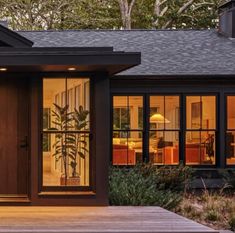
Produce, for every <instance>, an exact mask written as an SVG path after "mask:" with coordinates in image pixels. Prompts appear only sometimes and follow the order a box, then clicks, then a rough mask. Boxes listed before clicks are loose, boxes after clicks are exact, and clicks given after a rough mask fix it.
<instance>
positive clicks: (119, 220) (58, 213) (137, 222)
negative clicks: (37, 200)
mask: <svg viewBox="0 0 235 233" xmlns="http://www.w3.org/2000/svg"><path fill="white" fill-rule="evenodd" d="M0 232H12V233H16V232H37V233H40V232H58V233H62V232H70V233H73V232H74V233H75V232H84V233H85V232H86V233H87V232H109V233H111V232H136V233H137V232H157V233H161V232H162V233H166V232H182V233H186V232H188V233H203V232H205V233H207V232H218V231H214V230H212V229H211V228H208V227H206V226H203V225H201V224H198V223H196V222H194V221H191V220H189V219H186V218H184V217H181V216H179V215H177V214H175V213H172V212H169V211H167V210H164V209H162V208H160V207H111V206H110V207H0Z"/></svg>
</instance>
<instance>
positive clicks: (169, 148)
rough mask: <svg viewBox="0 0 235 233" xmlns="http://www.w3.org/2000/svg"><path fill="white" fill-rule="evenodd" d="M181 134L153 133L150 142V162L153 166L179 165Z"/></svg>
mask: <svg viewBox="0 0 235 233" xmlns="http://www.w3.org/2000/svg"><path fill="white" fill-rule="evenodd" d="M178 139H179V132H178V131H165V132H164V131H152V132H151V133H150V140H149V160H150V162H151V163H153V164H162V165H174V164H179V142H178Z"/></svg>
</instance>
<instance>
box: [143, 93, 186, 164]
mask: <svg viewBox="0 0 235 233" xmlns="http://www.w3.org/2000/svg"><path fill="white" fill-rule="evenodd" d="M157 96H158V97H163V101H164V117H165V115H166V114H165V111H166V109H165V107H166V97H168V96H176V97H178V99H179V106H178V108H179V117H180V119H179V128H178V129H176V128H172V129H167V128H166V127H165V126H166V125H165V123H164V127H163V128H161V129H151V122H150V109H151V106H150V98H151V97H157ZM147 97H148V106H146V108H147V109H148V116H147V121H148V124H147V129H146V130H147V131H148V144H149V140H150V134H151V132H161V133H163V135H165V132H174V133H176V132H178V137H179V140H178V148H179V149H178V153H179V154H178V156H179V162H178V163H177V164H160V163H159V164H155V166H178V165H179V164H180V163H181V159H182V158H181V151H182V148H181V134H182V132H181V131H182V121H181V119H182V117H181V109H182V107H181V104H182V96H181V94H177V93H172V94H171V93H159V94H151V93H150V94H147ZM157 108H159V107H158V106H157ZM148 157H149V147H148ZM148 161H149V160H148Z"/></svg>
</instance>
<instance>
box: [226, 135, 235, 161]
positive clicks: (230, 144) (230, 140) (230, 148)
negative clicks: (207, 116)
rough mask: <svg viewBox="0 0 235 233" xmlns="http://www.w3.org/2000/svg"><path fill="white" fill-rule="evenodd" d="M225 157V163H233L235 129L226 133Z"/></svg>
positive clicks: (234, 158)
mask: <svg viewBox="0 0 235 233" xmlns="http://www.w3.org/2000/svg"><path fill="white" fill-rule="evenodd" d="M226 158H227V165H235V131H228V132H227V133H226Z"/></svg>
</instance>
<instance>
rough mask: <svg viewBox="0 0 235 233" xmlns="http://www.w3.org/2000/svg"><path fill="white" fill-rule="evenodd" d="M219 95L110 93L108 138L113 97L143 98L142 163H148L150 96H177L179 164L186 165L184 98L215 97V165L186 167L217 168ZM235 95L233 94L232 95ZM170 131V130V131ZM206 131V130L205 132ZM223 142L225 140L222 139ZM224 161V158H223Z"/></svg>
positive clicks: (216, 93) (219, 117)
mask: <svg viewBox="0 0 235 233" xmlns="http://www.w3.org/2000/svg"><path fill="white" fill-rule="evenodd" d="M220 95H221V93H220V92H218V91H210V92H207V91H204V90H203V91H201V92H188V91H186V92H174V91H172V92H170V91H167V92H162V91H155V92H152V91H151V92H145V93H143V92H136V93H134V92H129V93H128V92H116V91H115V92H112V93H111V111H110V114H111V115H110V116H111V118H110V119H111V127H110V129H111V130H110V136H111V139H112V135H113V97H114V96H143V98H144V101H143V114H144V115H143V139H142V140H143V142H142V143H143V162H149V129H150V125H149V119H148V116H149V114H150V113H149V107H150V96H179V111H180V114H179V115H180V129H179V163H181V164H183V165H186V157H185V148H186V146H185V139H186V138H185V134H186V96H215V107H216V110H215V114H216V119H215V130H214V131H215V150H216V151H215V164H209V165H208V164H205V165H201V164H199V165H196V164H195V165H188V166H191V167H193V168H195V169H207V168H211V169H214V168H217V167H220V165H221V161H220V157H219V154H220V143H221V142H220V141H221V140H220V133H221V132H220V124H219V122H220V119H221V114H222V113H221V112H220V109H221V108H220ZM234 95H235V94H234ZM225 119H226V118H225ZM170 131H171V130H170ZM206 131H208V130H206ZM224 142H225V139H224ZM112 151H113V143H112V141H111V145H110V163H111V164H112V158H113V152H112ZM225 160H226V158H225ZM116 166H122V165H116ZM156 166H165V165H164V164H163V165H161V164H159V165H158V164H157V165H156ZM167 166H177V165H176V164H172V165H167ZM127 167H128V166H127ZM233 167H235V166H233Z"/></svg>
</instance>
